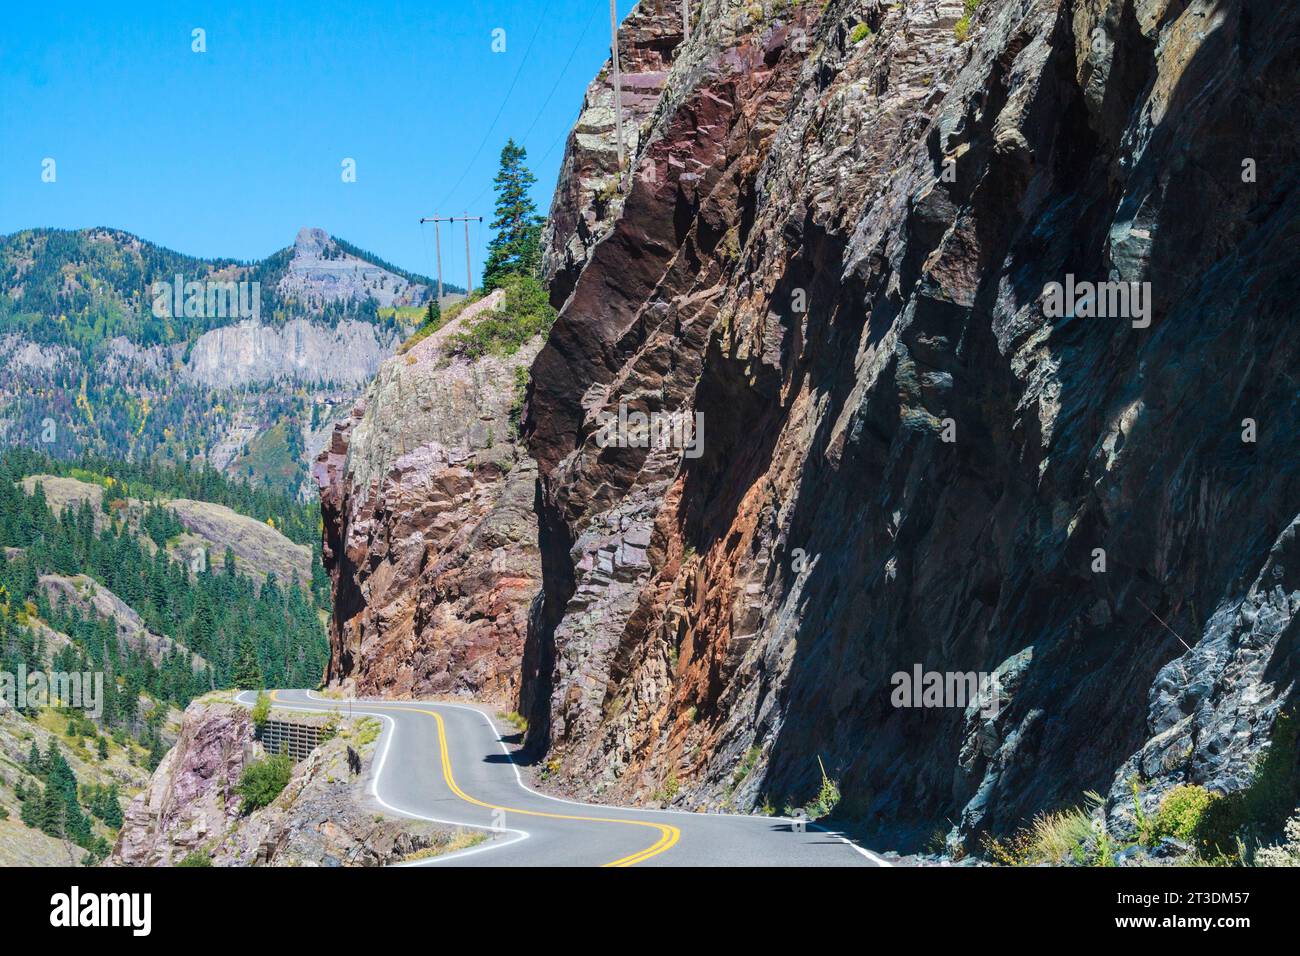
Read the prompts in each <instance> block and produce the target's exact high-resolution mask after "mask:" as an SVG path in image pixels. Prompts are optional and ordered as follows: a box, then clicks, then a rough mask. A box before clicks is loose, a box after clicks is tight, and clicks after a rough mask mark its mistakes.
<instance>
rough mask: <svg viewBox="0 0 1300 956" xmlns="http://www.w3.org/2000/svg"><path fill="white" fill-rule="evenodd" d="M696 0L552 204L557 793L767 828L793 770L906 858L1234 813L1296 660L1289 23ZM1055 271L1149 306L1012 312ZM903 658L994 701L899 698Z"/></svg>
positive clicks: (788, 800) (545, 417)
mask: <svg viewBox="0 0 1300 956" xmlns="http://www.w3.org/2000/svg"><path fill="white" fill-rule="evenodd" d="M694 5H695V6H698V8H699V11H700V25H699V27H698V29H696V30H694V31H693V32H692V36H691V39H690V41H689V42H688V43H687V44H685V45H684V46H683V47H682V48H680V49H675V50H673V51H672V52H671V54H670V55H669V56H667V57H666V58H665V63H667V62H668V60H671V66H670V68H669V70H668V75H667V78H666V79H665V80H664V81H663V88H662V91H661V92H660V94H659V99H658V102H657V103H655V104H654V105H653V107H652V108H649V109H648V110H647V111H646V113H645V116H646V117H647V120H646V121H645V127H644V130H643V132H642V133H641V134H640V135H639V139H638V142H637V147H636V150H635V155H634V159H633V160H632V163H633V171H632V174H631V176H630V178H629V183H628V188H627V189H626V192H625V193H624V194H623V195H622V196H621V197H618V198H613V197H614V194H613V193H608V191H607V193H608V195H602V194H601V193H600V192H599V191H598V190H597V191H593V190H591V189H588V188H586V187H585V186H584V185H583V184H582V183H581V182H580V181H578V180H581V179H582V176H583V173H582V172H581V170H582V169H583V167H584V163H588V164H589V163H590V157H589V156H588V155H587V154H586V153H584V150H585V149H588V148H589V146H586V145H584V142H583V140H582V137H581V136H578V135H576V134H575V137H574V139H573V140H572V141H571V144H570V155H569V157H568V158H566V167H565V170H566V171H565V173H564V176H563V178H562V181H561V184H560V188H559V190H558V191H557V197H556V208H555V209H553V219H554V221H555V222H556V223H557V224H558V225H557V227H556V231H555V233H554V234H553V235H552V236H551V237H550V242H551V248H550V249H549V250H548V253H547V256H548V259H547V261H548V263H551V264H552V267H553V273H552V274H553V275H554V276H555V282H554V284H553V286H552V295H553V298H554V300H555V301H557V302H558V303H562V304H563V309H562V311H561V314H560V318H559V320H558V321H557V323H556V325H555V327H554V329H553V331H552V334H551V336H550V339H549V341H548V343H547V344H546V347H545V348H544V349H543V350H542V352H541V353H540V354H539V355H538V357H537V360H536V362H535V363H534V366H533V387H532V392H531V396H530V405H529V418H528V421H527V424H526V433H527V435H528V440H529V449H530V451H531V453H532V454H533V456H534V457H535V458H536V460H537V461H538V463H539V467H540V471H541V480H542V494H541V499H540V503H541V511H540V513H539V516H538V520H539V530H540V535H541V539H540V540H541V548H542V565H543V567H544V569H545V573H544V601H543V603H542V606H541V607H540V608H539V609H538V611H537V613H536V615H535V617H534V621H535V627H534V629H533V631H532V632H531V633H530V637H529V647H528V652H527V654H526V656H525V686H524V688H523V695H522V696H523V699H524V703H525V706H526V707H527V708H528V713H527V716H528V717H529V718H530V733H534V732H535V733H538V734H541V733H544V734H545V735H546V738H547V740H548V741H549V743H550V746H551V748H552V754H551V759H553V760H555V761H556V763H557V765H558V766H559V768H560V772H559V774H558V775H556V776H558V778H559V779H560V780H561V781H564V780H567V781H568V782H569V783H570V784H571V785H572V787H573V789H574V790H575V791H576V792H582V793H587V794H589V793H590V792H592V790H593V789H595V790H597V791H599V792H602V793H605V794H608V795H610V796H612V797H615V798H623V799H658V800H665V799H669V798H671V799H673V800H674V801H675V802H677V803H678V804H680V805H684V806H690V807H709V808H713V807H725V806H750V807H752V806H758V805H762V804H764V803H767V802H770V803H771V804H773V805H775V806H777V807H781V806H783V805H788V806H799V805H804V804H806V803H808V802H809V801H810V800H811V799H812V798H813V797H814V796H815V795H816V793H817V790H818V788H819V786H820V783H821V767H822V766H823V765H824V766H825V768H826V773H827V774H828V775H829V776H831V777H833V778H835V779H836V780H837V781H838V782H839V786H840V789H841V791H842V793H843V803H842V806H841V808H840V810H841V812H842V813H845V814H846V815H849V816H852V817H856V818H858V819H860V820H863V821H866V822H869V823H872V824H875V825H879V826H881V827H882V828H890V832H892V833H893V835H894V837H896V839H897V844H896V845H900V846H908V845H916V844H918V843H922V842H924V841H925V840H926V839H928V838H929V837H930V836H931V834H932V833H933V832H934V830H935V828H936V827H939V826H943V827H944V828H945V829H946V828H947V826H948V825H949V823H950V822H956V823H957V824H958V828H957V833H956V834H955V837H957V838H959V839H962V840H966V841H968V842H969V841H972V840H974V839H975V837H976V836H977V835H978V833H980V832H981V831H988V830H992V831H1001V830H1006V829H1010V828H1012V827H1014V826H1016V825H1017V824H1018V823H1019V822H1020V821H1021V820H1022V819H1024V818H1026V817H1031V816H1032V815H1033V813H1034V812H1036V811H1037V810H1039V809H1043V808H1049V807H1056V806H1060V805H1062V804H1067V803H1077V802H1078V801H1079V800H1080V795H1081V794H1082V793H1083V792H1084V791H1086V790H1094V789H1095V790H1102V791H1104V790H1107V788H1108V787H1111V785H1112V783H1115V786H1114V787H1113V788H1112V789H1111V798H1110V801H1109V803H1108V808H1107V809H1108V812H1109V813H1110V814H1111V818H1112V821H1113V822H1114V823H1115V824H1116V825H1117V826H1120V827H1123V826H1124V825H1125V823H1124V821H1125V814H1126V813H1128V814H1130V815H1131V803H1132V798H1131V792H1129V791H1127V789H1126V787H1127V784H1125V785H1123V786H1120V785H1119V784H1118V783H1116V782H1117V781H1126V780H1128V779H1129V778H1130V777H1132V776H1134V775H1136V776H1138V778H1139V779H1140V780H1141V782H1142V784H1143V786H1144V787H1145V788H1146V789H1145V792H1146V793H1147V794H1148V795H1149V796H1150V799H1157V800H1158V798H1159V795H1160V794H1161V793H1162V792H1163V791H1164V790H1167V789H1168V787H1169V786H1172V785H1173V784H1174V783H1176V782H1180V781H1191V782H1196V783H1203V784H1206V785H1210V786H1216V787H1219V788H1220V789H1233V788H1235V787H1239V786H1242V785H1243V781H1244V780H1246V779H1248V776H1249V771H1248V769H1246V768H1248V767H1249V764H1250V761H1251V760H1252V759H1253V756H1252V755H1253V754H1257V753H1258V752H1259V750H1260V749H1261V748H1262V747H1263V746H1265V745H1266V744H1267V736H1268V728H1269V727H1271V725H1272V721H1273V717H1274V715H1275V714H1276V713H1277V711H1278V709H1279V708H1281V707H1282V706H1285V704H1286V702H1287V700H1288V699H1289V698H1288V694H1290V691H1289V690H1287V688H1289V687H1291V686H1292V682H1293V681H1294V680H1295V678H1296V677H1297V672H1296V667H1297V664H1296V659H1295V655H1294V653H1293V651H1292V650H1291V649H1290V645H1289V643H1288V641H1287V640H1284V639H1279V637H1278V635H1279V634H1281V633H1282V631H1281V630H1278V628H1283V629H1285V628H1287V627H1293V626H1294V625H1293V624H1292V623H1290V622H1292V620H1293V617H1292V611H1290V610H1286V611H1283V610H1282V608H1283V605H1284V604H1286V605H1287V607H1300V595H1298V596H1297V599H1296V601H1292V602H1291V603H1290V604H1287V602H1288V601H1290V598H1286V597H1283V598H1279V597H1278V596H1277V595H1276V593H1274V594H1273V596H1272V597H1269V596H1268V587H1267V581H1269V580H1274V579H1276V580H1278V581H1281V580H1284V579H1285V580H1288V581H1289V580H1291V578H1292V577H1293V576H1294V574H1295V570H1294V562H1295V559H1294V555H1293V554H1292V552H1293V550H1294V540H1295V534H1294V529H1293V527H1292V522H1293V519H1294V518H1295V517H1296V516H1297V513H1300V485H1297V479H1296V478H1295V476H1293V475H1292V474H1291V471H1290V470H1286V469H1284V470H1283V471H1282V472H1281V473H1279V472H1278V471H1277V470H1276V468H1275V467H1274V466H1275V465H1277V463H1280V462H1290V461H1293V460H1300V446H1298V442H1300V421H1297V420H1296V413H1295V403H1294V401H1293V398H1294V388H1293V385H1292V384H1291V381H1292V379H1291V376H1290V373H1289V372H1287V371H1285V370H1286V369H1288V368H1291V367H1293V366H1294V364H1295V362H1296V360H1297V359H1298V358H1300V356H1297V355H1296V346H1295V343H1294V341H1293V337H1292V336H1290V335H1289V334H1288V333H1285V332H1284V331H1283V330H1284V329H1286V328H1287V327H1288V318H1289V315H1290V311H1289V310H1293V296H1291V295H1290V293H1289V292H1288V291H1287V290H1288V288H1289V287H1288V286H1287V282H1288V281H1290V280H1289V279H1288V277H1289V276H1293V275H1294V274H1295V272H1296V271H1297V269H1298V268H1300V262H1297V248H1300V247H1296V246H1295V244H1294V242H1290V241H1288V239H1287V236H1289V235H1292V234H1293V232H1294V228H1293V225H1291V224H1293V223H1294V222H1295V221H1297V218H1298V217H1297V208H1296V205H1297V202H1300V200H1298V199H1297V195H1296V193H1295V191H1294V189H1292V188H1291V186H1290V185H1284V184H1288V183H1294V176H1295V175H1296V168H1295V160H1294V156H1292V155H1291V153H1290V152H1289V151H1288V149H1289V147H1285V148H1284V147H1282V146H1281V145H1280V144H1281V143H1290V142H1294V141H1295V139H1296V135H1295V134H1296V132H1297V131H1296V117H1295V113H1294V110H1292V109H1290V108H1289V107H1288V106H1287V105H1285V100H1286V95H1285V94H1284V93H1283V92H1282V91H1284V90H1293V89H1294V88H1295V84H1296V79H1297V78H1296V70H1295V63H1296V62H1297V60H1296V59H1295V57H1294V50H1295V46H1296V42H1297V41H1296V37H1297V36H1298V35H1300V13H1297V12H1296V11H1295V9H1294V8H1287V11H1286V12H1285V13H1282V12H1280V11H1279V9H1278V8H1277V7H1276V6H1275V5H1268V4H1263V3H1256V2H1249V0H1240V2H1238V0H1227V2H1224V3H1222V4H1218V5H1216V11H1217V12H1216V13H1215V14H1214V15H1213V18H1212V19H1213V21H1214V27H1213V29H1208V28H1207V26H1206V22H1205V20H1206V13H1205V11H1204V10H1202V9H1200V8H1198V7H1197V5H1194V4H1193V5H1183V4H1171V3H1165V2H1161V0H1135V2H1129V0H1123V2H1121V0H1114V2H1110V0H1088V2H1076V3H1072V4H1071V3H1064V2H1059V0H985V2H984V3H983V4H981V5H980V8H979V11H978V13H977V14H976V16H975V17H974V18H973V22H972V23H971V24H970V30H969V37H968V38H966V39H965V40H959V39H958V36H957V34H958V33H959V32H961V31H959V30H958V29H957V25H958V23H959V20H960V18H961V17H962V15H963V4H962V3H960V2H959V0H914V2H909V3H906V4H885V3H878V2H833V3H830V4H827V5H825V6H823V5H821V4H782V5H776V4H755V5H754V6H753V7H752V8H747V9H744V10H739V9H733V8H732V6H731V5H729V4H723V3H719V2H701V3H699V4H694ZM654 9H661V8H654ZM1264 22H1267V23H1268V24H1269V28H1268V29H1267V30H1261V28H1260V26H1259V24H1261V23H1264ZM860 24H865V25H866V27H867V28H868V29H867V30H865V31H864V30H862V29H859V25H860ZM627 29H629V30H631V31H633V32H635V31H636V30H637V29H638V26H637V24H636V22H635V21H633V20H631V19H629V26H628V28H627ZM854 38H856V39H854ZM599 82H601V81H598V83H599ZM593 88H595V85H593ZM637 95H639V94H637ZM589 105H590V96H589ZM588 142H589V141H588ZM600 155H601V156H602V157H603V158H604V159H606V160H607V159H608V155H607V152H606V153H601V154H600ZM1244 156H1249V157H1251V158H1252V160H1253V161H1254V162H1255V163H1256V164H1257V166H1258V168H1261V169H1262V168H1264V167H1265V165H1271V166H1272V167H1273V168H1274V169H1276V170H1277V171H1278V172H1277V178H1275V179H1273V180H1271V181H1270V182H1269V183H1268V184H1264V183H1263V181H1262V180H1261V181H1260V182H1259V183H1252V182H1250V181H1247V180H1246V179H1243V177H1242V169H1243V157H1244ZM1261 157H1264V158H1261ZM1193 210H1194V212H1193ZM584 224H585V225H584ZM584 229H585V230H586V232H585V233H584ZM574 236H578V237H579V241H578V242H577V243H575V242H574V241H573V237H574ZM1067 274H1074V275H1077V276H1078V277H1080V278H1082V277H1084V276H1087V277H1089V278H1091V279H1104V278H1106V277H1114V278H1116V279H1118V280H1122V281H1124V282H1150V283H1151V287H1152V290H1153V296H1154V307H1153V310H1152V314H1151V316H1150V319H1151V322H1150V324H1149V325H1148V326H1139V325H1137V324H1135V323H1133V322H1130V321H1127V318H1128V317H1120V320H1118V321H1116V320H1113V319H1112V320H1107V319H1099V318H1095V317H1093V318H1085V317H1083V316H1082V314H1080V315H1079V316H1075V315H1073V314H1072V315H1071V316H1069V317H1057V318H1052V317H1049V316H1047V315H1046V314H1045V313H1044V310H1043V308H1042V307H1041V297H1042V292H1043V289H1044V287H1045V285H1046V284H1047V283H1049V282H1052V281H1062V280H1063V279H1064V277H1065V276H1066V275H1067ZM620 404H622V405H624V406H626V407H627V408H631V409H634V410H638V411H644V412H647V413H652V412H657V411H662V412H683V411H685V412H688V413H698V414H702V415H703V416H704V441H703V454H702V455H701V456H700V457H698V458H687V457H686V456H684V455H683V454H681V452H680V450H679V449H672V448H666V449H655V450H648V449H644V448H610V447H601V446H600V444H599V443H598V442H597V441H596V436H597V434H598V419H597V415H598V414H599V413H602V412H614V411H616V410H617V409H618V407H619V405H620ZM1257 413H1258V414H1260V415H1263V414H1265V413H1267V415H1269V416H1277V418H1276V419H1274V421H1275V426H1276V427H1275V430H1274V431H1273V432H1272V438H1271V442H1272V444H1270V445H1269V449H1270V450H1269V451H1268V454H1267V456H1266V459H1267V461H1268V462H1271V463H1273V465H1268V464H1265V463H1264V459H1257V458H1255V457H1253V456H1254V455H1255V454H1256V451H1257V450H1258V449H1257V448H1253V447H1250V446H1249V445H1246V444H1243V443H1242V441H1241V437H1240V435H1241V430H1242V427H1243V425H1242V422H1243V419H1244V418H1247V417H1250V418H1252V419H1255V418H1256V414H1257ZM949 423H951V425H952V426H953V428H955V438H953V439H952V440H950V439H949V438H948V437H946V431H945V430H946V428H947V427H948V424H949ZM1262 447H1263V446H1259V448H1262ZM1097 548H1101V549H1103V550H1104V551H1105V552H1106V554H1107V555H1108V556H1109V559H1110V562H1111V563H1110V564H1109V565H1108V570H1106V571H1105V572H1100V573H1099V572H1096V571H1094V570H1093V561H1094V552H1095V549H1097ZM1283 590H1284V591H1285V592H1286V594H1288V595H1289V594H1290V593H1291V590H1292V589H1291V588H1290V585H1286V586H1285V587H1284V588H1283ZM1257 615H1262V617H1263V618H1266V619H1268V620H1270V621H1272V622H1273V624H1270V625H1268V626H1267V627H1265V626H1264V625H1260V624H1259V623H1258V621H1259V617H1257ZM1166 625H1167V626H1166ZM1274 625H1276V627H1275V626H1274ZM1261 628H1263V630H1261ZM1264 630H1266V631H1267V632H1268V634H1267V635H1266V634H1264ZM1173 632H1177V633H1178V634H1179V635H1181V636H1182V637H1183V638H1186V639H1187V644H1190V645H1192V646H1193V647H1195V648H1196V650H1195V651H1194V652H1189V651H1187V648H1186V646H1184V644H1183V643H1181V642H1180V640H1177V639H1175V638H1174V637H1173V636H1172V633H1173ZM1188 635H1191V637H1189V636H1188ZM1270 635H1271V636H1270ZM918 663H919V664H923V665H924V666H925V667H926V668H927V669H935V670H940V671H945V672H947V671H956V672H969V671H981V672H987V673H993V672H996V673H997V674H998V675H1000V679H1001V681H1002V685H1003V688H1004V690H1005V693H1006V699H1005V700H1004V701H1003V706H1002V707H1001V708H1000V710H999V712H998V713H997V714H996V715H995V716H988V717H986V716H984V715H981V714H980V713H977V712H975V711H973V710H972V711H970V712H968V711H967V710H966V709H965V708H961V707H947V708H940V709H935V710H906V709H901V708H899V707H897V706H895V705H893V704H892V703H891V694H890V691H891V677H892V675H894V674H896V673H898V672H903V671H910V670H911V668H912V667H913V665H915V664H918ZM1266 675H1267V676H1266ZM1211 688H1212V689H1211ZM1229 741H1231V743H1229ZM819 758H820V760H819ZM555 778H556V777H552V779H555ZM1126 807H1127V808H1129V809H1125V808H1126ZM1148 809H1149V808H1148Z"/></svg>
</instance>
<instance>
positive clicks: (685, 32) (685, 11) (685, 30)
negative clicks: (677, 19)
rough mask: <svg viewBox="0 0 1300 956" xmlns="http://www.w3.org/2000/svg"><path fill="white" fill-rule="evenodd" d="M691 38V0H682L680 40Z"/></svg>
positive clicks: (684, 40)
mask: <svg viewBox="0 0 1300 956" xmlns="http://www.w3.org/2000/svg"><path fill="white" fill-rule="evenodd" d="M690 38H691V0H682V42H683V43H685V42H686V41H687V40H689V39H690Z"/></svg>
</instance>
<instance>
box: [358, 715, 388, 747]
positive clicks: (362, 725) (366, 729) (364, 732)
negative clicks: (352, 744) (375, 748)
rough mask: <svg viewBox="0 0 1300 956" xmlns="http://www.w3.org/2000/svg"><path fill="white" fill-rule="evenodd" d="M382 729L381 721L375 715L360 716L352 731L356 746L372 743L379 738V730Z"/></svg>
mask: <svg viewBox="0 0 1300 956" xmlns="http://www.w3.org/2000/svg"><path fill="white" fill-rule="evenodd" d="M383 729H384V725H383V722H382V721H380V720H379V718H377V717H362V718H361V719H360V720H359V721H357V725H356V729H355V730H354V731H353V733H354V734H355V735H356V741H357V746H358V747H365V746H367V745H368V744H373V743H374V742H375V741H376V740H378V739H379V732H380V731H381V730H383Z"/></svg>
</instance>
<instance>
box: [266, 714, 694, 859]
mask: <svg viewBox="0 0 1300 956" xmlns="http://www.w3.org/2000/svg"><path fill="white" fill-rule="evenodd" d="M275 693H276V692H275V691H272V692H271V699H272V700H274V699H275ZM363 706H365V707H366V708H367V709H377V710H401V711H406V712H408V713H416V714H427V715H428V716H430V717H432V718H433V719H434V721H435V723H436V724H437V727H438V754H439V757H440V760H441V763H442V779H443V780H444V781H446V783H447V788H448V789H449V790H451V792H452V793H454V794H455V795H456V796H457V797H459V798H460V799H462V800H464V801H465V802H466V803H472V804H474V806H476V807H485V808H486V809H488V810H501V811H503V812H505V813H518V814H521V815H523V816H526V817H546V818H547V819H550V820H581V821H584V822H587V823H612V824H619V825H622V826H630V827H649V828H651V829H652V830H657V831H659V839H658V840H656V841H655V842H654V843H652V844H651V845H650V846H648V847H646V848H645V849H644V850H639V851H638V852H636V853H632V854H630V855H628V856H624V857H620V858H619V859H617V860H612V861H611V862H609V863H605V864H603V865H604V866H635V865H636V864H638V863H641V862H644V861H645V860H648V859H650V858H651V857H653V856H658V855H659V854H660V853H663V852H665V851H666V850H669V849H671V848H672V847H673V846H674V845H675V844H676V843H677V841H678V840H679V839H681V835H682V832H681V830H679V829H677V827H675V826H672V825H670V824H667V823H652V822H650V821H648V820H624V819H618V818H616V817H589V816H580V815H577V814H568V813H545V812H543V811H541V810H524V809H521V808H519V807H506V806H501V805H500V804H496V803H486V802H484V801H482V800H479V799H478V798H476V797H471V796H470V795H469V794H468V793H466V792H465V791H464V790H462V789H461V788H460V785H459V784H457V783H456V777H455V775H454V774H453V773H452V771H451V754H450V752H449V751H448V749H447V728H446V725H445V724H444V723H443V721H442V715H441V714H439V713H438V712H437V711H434V710H425V709H424V708H420V707H394V706H385V705H383V704H372V703H369V702H366V703H365V704H364V705H363Z"/></svg>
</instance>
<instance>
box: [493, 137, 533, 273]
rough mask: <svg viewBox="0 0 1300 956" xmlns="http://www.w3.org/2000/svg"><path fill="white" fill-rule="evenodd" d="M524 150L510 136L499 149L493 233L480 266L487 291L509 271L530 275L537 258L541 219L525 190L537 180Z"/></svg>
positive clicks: (494, 186)
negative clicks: (484, 258) (526, 162)
mask: <svg viewBox="0 0 1300 956" xmlns="http://www.w3.org/2000/svg"><path fill="white" fill-rule="evenodd" d="M527 158H528V153H527V152H526V151H525V150H524V148H523V147H522V146H516V145H515V141H514V140H513V139H511V140H509V141H507V143H506V145H505V147H504V148H503V149H502V150H501V168H500V169H499V170H498V171H497V175H496V179H495V180H493V188H494V189H495V190H496V194H497V198H496V218H495V219H493V220H492V228H493V229H494V230H496V235H495V236H493V237H492V240H491V241H490V242H489V243H488V257H487V263H486V264H485V265H484V266H483V291H484V292H491V291H492V290H493V289H495V288H497V287H498V286H500V285H501V283H502V281H503V280H504V279H505V278H506V277H507V276H510V275H533V274H534V273H536V271H537V268H538V266H539V264H540V260H541V228H542V220H541V219H540V217H538V215H537V207H536V206H535V205H534V204H533V200H532V197H531V196H530V195H529V193H528V191H529V189H531V188H532V186H533V184H534V183H536V182H537V177H536V176H534V175H533V174H532V173H531V172H530V171H529V170H528V167H527V166H525V165H524V160H525V159H527Z"/></svg>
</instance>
